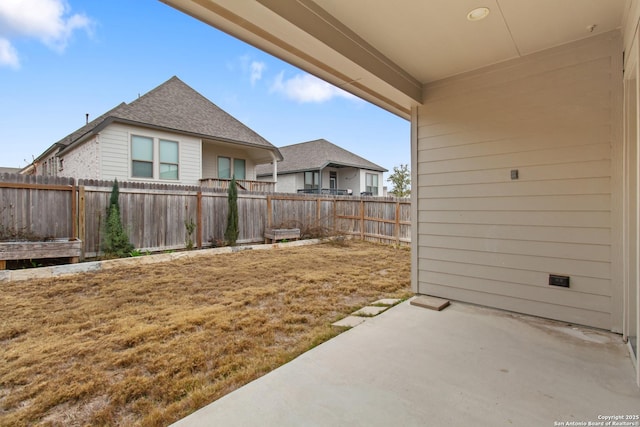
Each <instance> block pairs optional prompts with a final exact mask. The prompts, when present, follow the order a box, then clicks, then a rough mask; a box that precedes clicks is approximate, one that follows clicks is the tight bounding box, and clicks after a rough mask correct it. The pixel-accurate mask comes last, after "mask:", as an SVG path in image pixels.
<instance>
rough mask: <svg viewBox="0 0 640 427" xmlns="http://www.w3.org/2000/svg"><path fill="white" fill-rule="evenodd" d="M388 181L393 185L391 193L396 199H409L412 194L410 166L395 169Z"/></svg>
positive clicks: (395, 167)
mask: <svg viewBox="0 0 640 427" xmlns="http://www.w3.org/2000/svg"><path fill="white" fill-rule="evenodd" d="M387 181H389V182H390V183H392V184H393V190H391V191H390V193H391V194H393V195H394V196H396V197H408V196H409V195H410V194H411V171H409V166H408V165H400V166H394V167H393V173H392V174H391V175H389V178H387Z"/></svg>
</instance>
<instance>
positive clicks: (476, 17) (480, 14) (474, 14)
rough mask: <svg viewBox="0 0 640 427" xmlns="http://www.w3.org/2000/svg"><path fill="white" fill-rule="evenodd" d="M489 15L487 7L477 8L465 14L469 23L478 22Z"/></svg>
mask: <svg viewBox="0 0 640 427" xmlns="http://www.w3.org/2000/svg"><path fill="white" fill-rule="evenodd" d="M488 15H489V8H488V7H477V8H475V9H473V10H472V11H471V12H469V13H467V19H468V20H469V21H480V20H481V19H484V18H486V17H487V16H488Z"/></svg>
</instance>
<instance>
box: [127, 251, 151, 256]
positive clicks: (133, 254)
mask: <svg viewBox="0 0 640 427" xmlns="http://www.w3.org/2000/svg"><path fill="white" fill-rule="evenodd" d="M143 255H151V251H148V250H147V251H144V252H143V251H141V250H140V249H134V250H132V251H131V252H129V256H131V257H137V256H143Z"/></svg>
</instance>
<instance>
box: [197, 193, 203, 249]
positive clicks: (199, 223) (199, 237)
mask: <svg viewBox="0 0 640 427" xmlns="http://www.w3.org/2000/svg"><path fill="white" fill-rule="evenodd" d="M196 227H197V228H198V234H197V235H196V245H198V248H200V249H202V231H203V230H202V190H199V191H198V194H197V204H196Z"/></svg>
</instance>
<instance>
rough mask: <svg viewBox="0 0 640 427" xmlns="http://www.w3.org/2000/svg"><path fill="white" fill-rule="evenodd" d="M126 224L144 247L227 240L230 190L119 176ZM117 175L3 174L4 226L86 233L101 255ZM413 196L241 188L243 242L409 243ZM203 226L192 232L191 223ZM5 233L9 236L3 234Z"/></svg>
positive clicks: (89, 246)
mask: <svg viewBox="0 0 640 427" xmlns="http://www.w3.org/2000/svg"><path fill="white" fill-rule="evenodd" d="M118 184H119V191H120V195H119V203H120V212H121V217H122V222H123V225H124V228H125V230H126V231H127V232H128V234H129V239H130V241H131V243H132V244H133V245H134V247H136V248H137V249H139V250H141V251H151V252H155V251H166V250H177V249H184V248H185V247H187V245H188V243H189V241H190V242H191V244H192V245H193V247H198V248H202V247H209V246H218V245H221V244H224V231H225V228H226V223H227V212H228V200H227V192H226V190H224V189H220V188H209V187H204V186H184V185H169V184H152V183H139V182H119V183H118ZM112 186H113V181H99V180H77V181H76V180H74V179H71V178H50V177H47V178H45V177H34V176H23V175H15V174H11V175H10V174H4V175H0V232H2V231H4V233H5V234H8V231H13V232H15V231H21V232H23V233H25V234H29V233H30V234H32V235H34V236H41V237H46V238H71V239H75V238H78V239H80V240H81V241H82V247H83V256H84V257H88V258H92V257H96V256H99V255H100V254H101V249H100V248H101V241H102V238H103V237H104V236H103V234H104V226H105V221H106V217H107V208H108V205H109V199H110V195H111V189H112ZM410 205H411V202H410V201H409V200H408V199H402V198H392V197H388V198H386V197H385V198H381V197H361V196H338V195H324V194H319V195H315V194H314V195H312V194H284V193H270V192H249V191H243V190H240V191H238V217H239V218H238V219H239V229H240V235H239V237H238V240H237V242H238V243H239V244H246V243H257V242H263V241H264V233H265V229H267V228H299V229H300V230H301V234H302V237H317V236H319V235H328V234H329V235H331V234H341V235H351V236H354V237H355V238H359V239H363V240H368V241H374V242H384V243H393V244H397V245H407V244H410V242H411V218H410V211H411V206H410ZM191 222H193V223H194V224H195V230H194V232H193V233H192V234H191V235H189V234H188V232H187V226H186V224H188V223H191ZM0 237H3V236H2V234H0Z"/></svg>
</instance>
